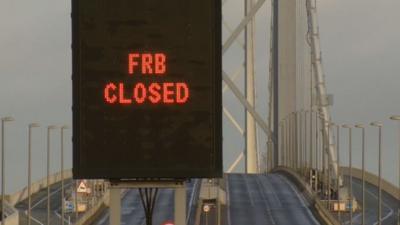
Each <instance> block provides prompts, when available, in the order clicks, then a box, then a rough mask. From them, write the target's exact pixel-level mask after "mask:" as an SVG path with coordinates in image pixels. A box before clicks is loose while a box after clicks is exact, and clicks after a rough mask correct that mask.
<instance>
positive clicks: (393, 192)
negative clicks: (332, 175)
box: [340, 167, 400, 200]
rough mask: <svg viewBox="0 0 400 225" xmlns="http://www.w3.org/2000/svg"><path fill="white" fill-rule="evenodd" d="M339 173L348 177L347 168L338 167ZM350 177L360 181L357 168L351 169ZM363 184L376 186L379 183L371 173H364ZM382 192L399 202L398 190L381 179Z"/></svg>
mask: <svg viewBox="0 0 400 225" xmlns="http://www.w3.org/2000/svg"><path fill="white" fill-rule="evenodd" d="M340 170H341V171H340V172H341V174H342V175H345V176H348V175H349V172H350V170H349V168H348V167H340ZM352 176H353V177H355V178H357V179H360V180H361V179H362V170H360V169H358V168H353V169H352ZM365 182H368V183H370V184H372V185H375V186H378V183H379V177H378V176H376V175H375V174H373V173H370V172H367V171H365ZM382 190H383V191H385V192H387V193H388V194H389V195H391V196H392V197H393V198H395V199H397V200H400V199H399V192H400V189H399V188H397V187H396V186H395V185H393V184H392V183H390V182H388V181H386V180H384V179H382Z"/></svg>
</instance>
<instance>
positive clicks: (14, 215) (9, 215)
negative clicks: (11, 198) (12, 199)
mask: <svg viewBox="0 0 400 225" xmlns="http://www.w3.org/2000/svg"><path fill="white" fill-rule="evenodd" d="M0 202H1V201H0ZM4 205H5V210H4V211H5V216H6V218H5V220H4V224H5V225H19V213H18V211H17V210H16V209H15V208H14V207H13V206H11V205H9V204H8V203H7V202H4ZM0 221H1V219H0Z"/></svg>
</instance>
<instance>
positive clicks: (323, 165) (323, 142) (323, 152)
mask: <svg viewBox="0 0 400 225" xmlns="http://www.w3.org/2000/svg"><path fill="white" fill-rule="evenodd" d="M319 119H320V120H321V121H322V125H321V138H322V149H321V156H322V196H323V198H324V199H325V198H326V197H327V196H326V183H327V182H326V137H327V135H326V134H325V135H324V133H325V132H324V131H325V126H326V125H327V121H325V118H324V117H322V116H320V117H319Z"/></svg>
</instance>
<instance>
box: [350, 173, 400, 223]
mask: <svg viewBox="0 0 400 225" xmlns="http://www.w3.org/2000/svg"><path fill="white" fill-rule="evenodd" d="M344 184H348V176H345V179H344ZM365 187H366V191H365V200H366V201H365V204H366V207H365V221H366V225H375V224H378V223H377V221H378V187H376V186H374V185H372V184H370V183H367V182H366V183H365ZM353 196H354V197H355V198H356V199H357V201H358V203H359V204H362V181H361V180H360V179H357V178H354V177H353ZM399 205H400V203H399V201H398V200H396V199H395V198H393V197H392V196H391V195H389V194H388V193H386V192H384V191H382V224H383V225H397V210H398V208H399ZM361 219H362V214H361V212H356V213H355V214H354V215H353V224H361ZM344 224H349V221H345V222H344Z"/></svg>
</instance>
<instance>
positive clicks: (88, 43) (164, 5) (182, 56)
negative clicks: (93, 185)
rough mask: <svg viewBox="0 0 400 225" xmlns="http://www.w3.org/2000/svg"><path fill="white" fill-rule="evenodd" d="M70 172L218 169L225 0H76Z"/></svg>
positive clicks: (122, 174) (172, 174)
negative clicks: (223, 4)
mask: <svg viewBox="0 0 400 225" xmlns="http://www.w3.org/2000/svg"><path fill="white" fill-rule="evenodd" d="M72 32H73V44H72V49H73V124H74V128H73V142H74V144H73V147H74V149H73V154H74V156H73V173H74V178H88V179H90V178H104V179H124V178H127V179H128V178H191V177H219V176H222V119H221V116H222V114H221V108H222V97H221V93H222V91H221V1H219V0H218V1H216V0H196V1H195V0H189V1H188V0H99V1H89V0H73V1H72Z"/></svg>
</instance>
